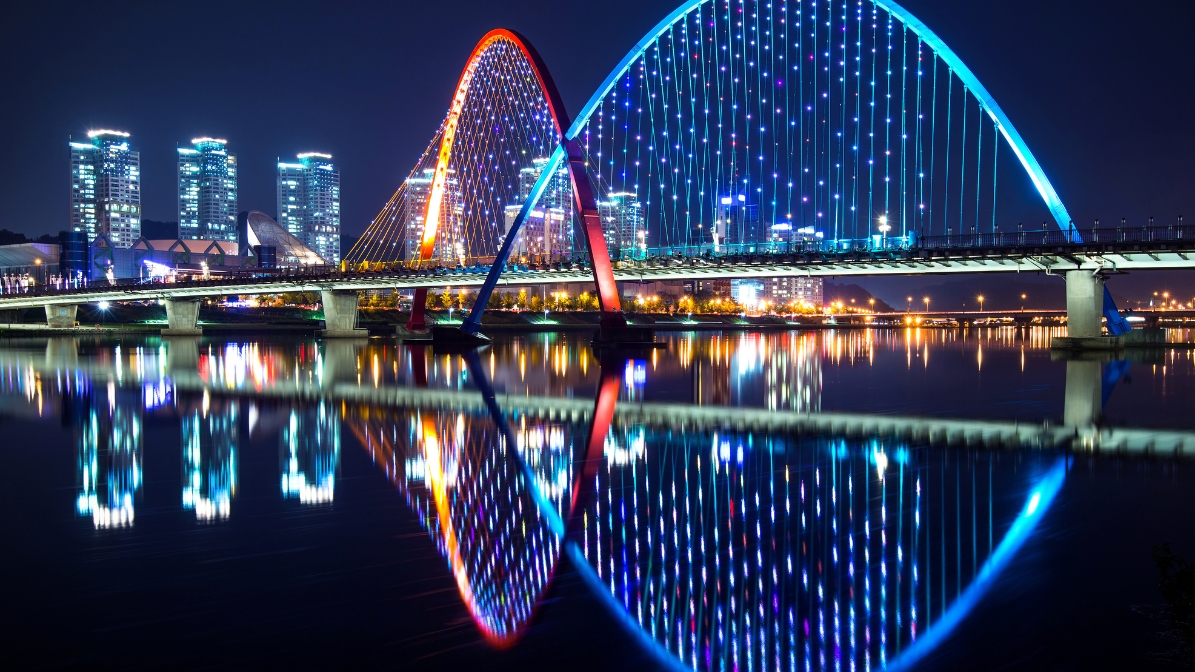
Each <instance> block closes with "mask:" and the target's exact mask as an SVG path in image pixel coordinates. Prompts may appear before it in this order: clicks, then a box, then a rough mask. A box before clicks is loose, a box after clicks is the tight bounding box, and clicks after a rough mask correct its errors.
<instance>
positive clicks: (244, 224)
mask: <svg viewBox="0 0 1195 672" xmlns="http://www.w3.org/2000/svg"><path fill="white" fill-rule="evenodd" d="M237 228H238V229H239V231H240V234H239V240H240V242H241V245H244V246H245V247H247V248H249V249H252V250H253V253H254V254H255V255H257V256H259V257H261V258H262V260H263V261H264V260H265V259H267V258H270V253H269V251H268V250H267V251H266V252H265V254H264V255H263V254H262V252H263V251H262V249H261V248H263V247H264V248H273V259H275V260H276V263H272V264H264V265H265V266H268V267H274V268H301V267H304V266H323V265H325V264H329V263H330V262H331V263H335V262H332V260H330V259H324V258H323V257H321V256H320V255H319V254H316V252H315V250H312V249H311V248H310V247H308V246H306V245H304V244H303V241H301V240H299V239H298V238H297V237H296V236H293V235H291V233H290V232H289V231H287V230H286V228H285V227H283V226H282V225H281V224H279V223H278V222H276V221H274V219H273V218H272V217H270V216H269V215H267V214H265V213H264V212H258V211H257V210H253V211H250V212H242V213H241V214H240V215H239V216H238V217H237Z"/></svg>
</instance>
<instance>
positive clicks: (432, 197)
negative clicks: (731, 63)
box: [407, 28, 626, 331]
mask: <svg viewBox="0 0 1195 672" xmlns="http://www.w3.org/2000/svg"><path fill="white" fill-rule="evenodd" d="M498 42H508V43H510V44H512V45H514V46H515V47H516V48H517V49H518V50H519V52H520V53H522V54H523V57H524V58H526V59H527V62H528V63H529V64H530V65H531V71H532V72H533V73H535V79H536V81H538V82H539V87H540V90H541V91H542V92H543V94H544V99H545V100H546V101H547V104H548V112H549V114H551V116H552V123H553V124H554V126H555V130H556V134H557V136H558V137H559V138H560V139H561V142H563V143H564V145H565V149H566V151H567V154H568V170H569V178H570V180H571V182H572V188H573V200H574V205H575V207H576V212H577V216H578V217H580V219H581V223H582V228H583V230H584V232H585V246H586V250H587V251H588V252H589V257H590V260H591V263H592V266H593V276H594V282H595V284H596V285H597V293H598V300H599V302H600V305H601V311H602V326H625V325H626V319H625V318H624V317H623V314H622V307H621V304H620V302H619V298H618V289H617V287H616V285H615V283H614V271H613V268H612V267H611V265H610V251H609V249H607V247H606V238H605V236H603V235H602V223H601V218H600V216H599V215H598V211H597V202H596V200H595V199H594V195H593V189H592V188H591V187H590V184H589V177H588V174H587V173H586V171H585V160H584V158H583V157H582V154H581V149H580V146H578V145H577V143H576V142H575V141H565V140H564V137H565V135H564V134H565V131H567V130H568V128H569V126H571V125H572V120H571V119H570V118H569V116H568V112H566V111H565V109H564V103H563V102H562V101H561V98H560V92H559V90H557V88H556V83H555V82H554V81H552V75H551V74H550V73H549V72H548V67H547V66H546V65H545V64H544V61H543V59H542V58H540V55H539V53H538V52H537V51H536V50H535V48H534V47H532V46H531V43H530V42H528V41H527V38H525V37H523V36H522V35H520V34H519V33H517V32H515V31H513V30H508V29H506V28H496V29H494V30H491V31H490V32H488V33H486V34H485V36H483V37H482V38H481V40H480V41H479V42H478V43H477V46H475V47H473V52H472V53H471V54H469V60H468V61H467V62H466V64H465V69H464V70H463V71H462V72H461V77H460V80H459V81H458V82H457V86H456V93H455V94H454V95H453V98H452V106H451V107H450V108H449V111H448V117H447V119H446V120H445V122H444V133H443V136H442V138H441V140H440V151H439V154H438V156H437V159H436V170H435V173H434V175H433V178H432V187H431V192H430V194H429V196H428V199H427V211H426V212H425V213H424V218H423V222H424V228H423V237H422V239H421V240H420V246H419V257H418V260H419V261H423V260H427V259H430V258H431V256H432V255H433V254H434V252H435V242H436V235H437V233H438V230H439V226H440V208H441V206H442V203H443V199H444V184H445V181H446V180H447V178H448V164H449V161H450V160H451V159H452V150H453V148H454V146H455V144H456V130H457V124H458V123H459V121H460V115H461V110H462V109H463V108H464V105H465V99H466V98H467V96H468V94H469V86H470V85H471V84H472V82H473V77H474V75H475V74H476V71H477V66H478V63H479V61H480V58H481V56H482V54H484V53H485V52H486V50H487V49H489V48H490V47H491V46H493V45H494V44H496V43H498ZM426 303H427V289H425V288H421V289H418V290H416V291H415V300H414V303H413V304H412V306H411V318H410V320H409V321H408V322H407V329H410V330H413V331H422V330H424V329H427V322H426Z"/></svg>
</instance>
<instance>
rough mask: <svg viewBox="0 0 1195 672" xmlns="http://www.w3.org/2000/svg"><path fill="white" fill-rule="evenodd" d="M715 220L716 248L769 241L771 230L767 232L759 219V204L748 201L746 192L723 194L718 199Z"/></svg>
mask: <svg viewBox="0 0 1195 672" xmlns="http://www.w3.org/2000/svg"><path fill="white" fill-rule="evenodd" d="M715 216H716V219H715V220H714V234H715V240H714V248H715V249H718V248H719V247H720V246H722V245H729V246H731V248H732V249H734V248H736V247H741V246H746V247H751V246H754V245H759V244H761V243H765V242H768V239H769V237H770V232H765V231H764V227H763V225H762V224H761V222H760V219H759V206H758V205H756V204H753V203H750V202H748V201H747V196H746V195H745V194H731V195H730V196H723V197H722V198H721V199H719V201H718V209H717V212H716V213H715Z"/></svg>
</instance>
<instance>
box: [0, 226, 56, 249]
mask: <svg viewBox="0 0 1195 672" xmlns="http://www.w3.org/2000/svg"><path fill="white" fill-rule="evenodd" d="M22 243H48V244H57V243H58V234H56V233H43V234H42V235H40V236H38V237H37V238H30V237H29V236H26V235H25V234H23V233H17V232H16V231H9V230H8V229H0V245H20V244H22Z"/></svg>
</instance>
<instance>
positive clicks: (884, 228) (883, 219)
mask: <svg viewBox="0 0 1195 672" xmlns="http://www.w3.org/2000/svg"><path fill="white" fill-rule="evenodd" d="M879 229H880V233H881V234H883V236H884V238H883V241H884V242H883V243H881V247H887V244H888V232H889V231H891V230H892V227H891V226H890V225H889V224H888V216H887V215H880V226H879Z"/></svg>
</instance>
